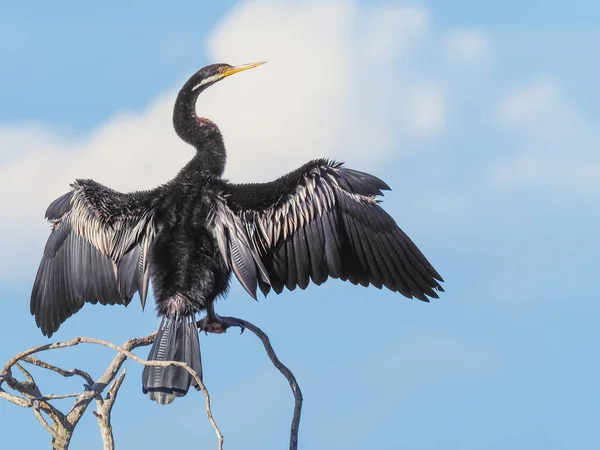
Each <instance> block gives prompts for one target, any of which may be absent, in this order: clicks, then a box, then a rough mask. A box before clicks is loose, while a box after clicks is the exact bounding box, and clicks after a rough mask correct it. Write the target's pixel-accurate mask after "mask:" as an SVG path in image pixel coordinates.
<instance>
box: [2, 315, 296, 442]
mask: <svg viewBox="0 0 600 450" xmlns="http://www.w3.org/2000/svg"><path fill="white" fill-rule="evenodd" d="M228 319H233V318H228ZM235 320H237V321H238V322H240V323H242V324H243V325H244V327H245V328H247V329H249V330H250V331H251V332H252V333H254V334H255V335H256V336H257V337H258V338H259V339H260V340H261V341H262V343H263V345H264V348H265V350H266V352H267V355H268V356H269V358H270V359H271V362H272V363H273V365H274V366H275V367H276V368H277V369H278V370H279V371H280V372H281V373H282V374H283V376H285V377H286V379H287V380H288V382H289V384H290V387H291V389H292V392H293V394H294V400H295V404H294V415H293V419H292V425H291V431H290V447H289V448H290V450H297V448H298V429H299V424H300V415H301V409H302V393H301V391H300V388H299V386H298V383H297V381H296V378H295V377H294V375H293V373H292V372H291V371H290V370H289V369H288V368H287V367H286V366H285V365H284V364H283V363H282V362H281V361H280V360H279V358H277V355H276V354H275V351H274V350H273V347H272V346H271V343H270V340H269V337H268V336H267V335H266V334H265V333H264V332H263V331H262V330H261V329H260V328H258V327H257V326H255V325H253V324H251V323H250V322H246V321H244V320H240V319H235ZM155 337H156V333H154V334H151V335H149V336H146V337H143V338H132V339H129V340H128V341H126V342H125V343H124V344H123V346H118V345H115V344H113V343H111V342H107V341H104V340H101V339H93V338H86V337H77V338H75V339H72V340H70V341H65V342H56V343H52V344H46V345H41V346H38V347H33V348H30V349H28V350H25V351H23V352H21V353H18V354H17V355H15V356H13V357H12V358H11V359H10V360H9V361H8V362H7V363H6V365H5V366H4V368H3V370H2V371H1V372H0V398H4V399H6V400H8V401H10V402H11V403H14V404H16V405H18V406H21V407H25V408H33V411H34V413H35V415H36V417H37V419H38V421H39V422H40V424H42V426H43V427H44V429H45V430H46V431H48V432H49V433H50V434H51V436H52V438H53V439H52V444H53V448H54V449H66V448H68V445H69V442H70V440H71V437H72V434H73V431H74V430H75V427H76V426H77V424H78V423H79V420H80V419H81V417H82V416H83V414H84V413H85V411H86V410H87V408H88V406H89V404H90V402H91V401H92V400H94V399H95V400H96V403H97V411H93V413H94V415H95V416H96V418H97V420H98V425H99V427H100V432H101V435H102V439H103V442H104V449H105V450H113V449H114V447H115V445H114V437H113V431H112V424H111V412H112V409H113V407H114V404H115V401H116V398H117V394H118V392H119V389H120V387H121V385H122V383H123V380H124V379H125V375H126V371H125V370H123V372H121V374H120V375H119V376H117V374H118V373H119V371H120V369H121V367H122V365H123V363H124V362H125V361H126V360H127V359H131V360H133V361H135V362H136V363H138V364H140V365H142V366H156V367H169V366H177V367H181V368H183V369H185V370H186V371H187V372H188V373H189V374H190V375H191V376H192V377H193V378H194V381H195V382H196V384H197V385H198V386H199V388H200V390H201V391H202V393H203V394H204V397H205V404H206V416H207V417H208V420H209V422H210V423H211V425H212V426H213V428H214V430H215V433H216V435H217V439H218V449H219V450H223V434H222V433H221V431H220V429H219V427H218V426H217V424H216V422H215V420H214V418H213V415H212V411H211V405H210V394H209V393H208V390H207V389H206V386H205V385H204V383H203V382H202V379H201V378H200V376H199V375H198V374H197V373H196V372H195V371H194V370H193V369H192V368H191V367H190V366H189V365H187V364H186V363H183V362H179V361H146V360H144V359H142V358H140V357H138V356H137V355H135V354H134V353H132V350H134V349H136V348H138V347H143V346H147V345H150V344H152V343H153V342H154V339H155ZM81 343H86V344H95V345H101V346H104V347H108V348H110V349H113V350H115V351H116V352H117V354H116V355H115V357H114V358H113V360H112V361H111V363H110V364H109V365H108V367H107V368H106V370H105V372H104V374H102V376H100V378H98V379H97V380H96V381H94V379H93V378H92V377H91V376H90V374H89V373H87V372H85V371H83V370H81V369H71V370H64V369H62V368H60V367H57V366H54V365H52V364H49V363H47V362H45V361H42V360H41V359H38V358H37V357H36V356H33V355H34V354H36V353H40V352H43V351H47V350H54V349H59V348H66V347H74V346H77V345H79V344H81ZM19 361H24V362H27V363H29V364H32V365H34V366H36V367H40V368H42V369H46V370H50V371H53V372H55V373H58V374H59V375H61V376H63V377H72V376H79V377H81V378H83V379H84V380H85V382H86V384H85V389H86V390H85V391H84V392H82V393H80V394H65V395H55V394H50V395H45V396H44V395H42V394H41V392H40V390H39V388H38V386H37V384H36V383H35V380H34V378H33V376H32V375H31V374H30V373H29V372H28V371H27V370H25V368H24V367H22V365H21V364H19ZM15 366H16V367H17V368H18V369H19V370H20V371H21V372H22V373H23V374H24V375H25V378H26V379H27V381H22V382H21V381H18V380H16V379H15V378H14V377H13V375H12V373H11V370H12V368H13V367H15ZM3 383H6V384H7V385H8V386H9V387H10V388H11V389H13V390H15V391H17V392H19V393H20V394H21V395H22V396H19V395H15V394H12V393H8V392H6V391H5V390H4V389H2V384H3ZM107 387H108V392H107V393H106V396H105V397H103V396H102V394H103V392H104V391H105V390H106V389H107ZM73 397H76V400H75V402H74V404H73V406H72V407H71V410H70V411H69V412H68V413H67V414H66V415H65V414H63V413H62V412H60V411H59V410H58V409H56V408H55V407H54V406H53V405H52V404H51V403H49V402H50V401H52V400H57V399H64V398H73ZM42 413H46V414H47V415H48V417H49V418H50V419H52V422H53V426H51V425H50V423H49V422H48V421H47V420H46V419H45V418H44V415H43V414H42Z"/></svg>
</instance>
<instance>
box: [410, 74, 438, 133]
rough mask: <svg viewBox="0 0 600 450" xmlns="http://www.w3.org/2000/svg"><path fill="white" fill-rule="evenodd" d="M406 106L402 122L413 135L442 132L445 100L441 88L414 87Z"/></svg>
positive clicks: (432, 86)
mask: <svg viewBox="0 0 600 450" xmlns="http://www.w3.org/2000/svg"><path fill="white" fill-rule="evenodd" d="M406 106H407V107H406V110H404V113H405V114H404V120H405V121H406V123H407V124H408V127H409V129H411V130H413V132H414V133H415V134H418V135H421V136H430V135H435V134H437V133H438V132H440V131H441V130H442V128H443V125H444V119H445V118H446V100H445V96H444V91H443V89H442V87H441V86H439V85H436V84H429V85H420V86H415V87H414V88H413V91H412V92H411V94H410V96H409V98H408V103H407V105H406Z"/></svg>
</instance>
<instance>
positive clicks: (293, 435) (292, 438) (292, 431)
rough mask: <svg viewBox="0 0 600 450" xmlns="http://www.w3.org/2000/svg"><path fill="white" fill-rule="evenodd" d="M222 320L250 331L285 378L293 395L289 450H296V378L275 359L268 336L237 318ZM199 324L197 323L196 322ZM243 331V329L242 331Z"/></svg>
mask: <svg viewBox="0 0 600 450" xmlns="http://www.w3.org/2000/svg"><path fill="white" fill-rule="evenodd" d="M222 319H224V320H230V321H236V322H238V323H240V324H241V325H243V327H245V328H247V329H248V330H250V331H251V332H252V333H254V334H255V335H256V336H257V337H258V338H259V339H260V340H261V341H262V343H263V345H264V347H265V351H266V352H267V355H268V356H269V358H270V359H271V362H272V363H273V365H274V366H275V367H276V368H277V370H279V371H280V372H281V374H282V375H283V376H284V377H285V378H287V380H288V382H289V384H290V388H291V389H292V393H293V394H294V415H293V417H292V425H291V429H290V450H297V449H298V429H299V427H300V416H301V414H302V391H301V390H300V386H298V382H297V381H296V377H295V376H294V374H293V373H292V371H291V370H290V369H288V368H287V367H286V366H285V365H284V364H283V363H282V362H281V361H280V360H279V358H278V357H277V354H276V353H275V350H274V349H273V346H272V345H271V340H270V339H269V336H267V334H266V333H265V332H264V331H263V330H261V329H260V328H258V327H257V326H256V325H254V324H252V323H250V322H247V321H245V320H242V319H238V318H237V317H222ZM198 323H199V322H198ZM242 330H243V329H242Z"/></svg>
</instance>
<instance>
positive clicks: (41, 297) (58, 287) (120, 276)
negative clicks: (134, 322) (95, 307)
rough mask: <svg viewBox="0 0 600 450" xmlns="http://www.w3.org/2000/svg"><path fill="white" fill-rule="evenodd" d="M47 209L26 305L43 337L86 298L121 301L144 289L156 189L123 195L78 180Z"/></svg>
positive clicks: (142, 294) (106, 302)
mask: <svg viewBox="0 0 600 450" xmlns="http://www.w3.org/2000/svg"><path fill="white" fill-rule="evenodd" d="M71 186H72V190H71V191H70V192H68V193H66V194H64V195H63V196H61V197H59V198H58V199H56V200H55V201H54V202H52V204H50V206H49V207H48V209H47V211H46V218H47V219H48V220H49V221H50V222H52V231H51V233H50V237H49V238H48V241H47V243H46V247H45V249H44V254H43V256H42V261H41V263H40V266H39V269H38V272H37V276H36V278H35V282H34V285H33V290H32V293H31V303H30V309H31V314H33V315H34V316H35V320H36V323H37V325H38V327H40V328H41V330H42V333H44V334H45V335H47V336H48V337H50V336H52V334H53V333H54V332H55V331H56V330H58V328H59V327H60V324H61V323H62V322H64V321H65V320H66V319H67V318H68V317H70V316H71V315H72V314H74V313H76V312H77V311H79V310H80V309H81V308H82V307H83V305H84V303H85V302H89V303H97V302H100V303H101V304H103V305H114V304H123V305H127V304H129V302H130V301H131V299H132V297H133V295H134V294H135V292H139V293H140V299H141V301H142V306H143V305H144V304H145V301H146V296H147V293H148V283H149V278H150V275H149V267H148V251H149V248H150V245H151V243H152V240H153V238H154V234H155V229H154V221H153V216H154V210H153V199H154V198H155V197H156V194H157V190H155V191H148V192H135V193H131V194H123V193H120V192H117V191H114V190H112V189H109V188H107V187H106V186H103V185H101V184H99V183H96V182H95V181H93V180H77V181H76V182H75V183H73V184H72V185H71Z"/></svg>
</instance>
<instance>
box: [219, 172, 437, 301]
mask: <svg viewBox="0 0 600 450" xmlns="http://www.w3.org/2000/svg"><path fill="white" fill-rule="evenodd" d="M382 190H389V187H388V186H387V185H386V184H385V183H384V182H383V181H381V180H380V179H378V178H376V177H374V176H372V175H369V174H366V173H363V172H358V171H356V170H351V169H347V168H344V167H342V164H340V163H335V162H329V161H326V160H316V161H311V162H309V163H308V164H306V165H304V166H302V167H301V168H299V169H298V170H296V171H294V172H291V173H289V174H287V175H285V176H283V177H281V178H279V179H277V180H275V181H273V182H270V183H257V184H225V186H224V188H223V193H222V195H223V201H222V202H221V203H219V207H218V208H216V209H215V211H216V212H215V220H214V230H215V235H216V237H217V240H218V241H219V245H220V248H221V253H222V254H223V256H224V258H225V260H226V261H228V263H229V264H230V265H231V266H232V268H233V270H234V272H235V274H236V276H237V277H238V279H240V282H241V283H242V285H243V286H244V287H245V288H246V290H248V292H250V294H251V295H253V296H254V295H255V292H256V285H257V284H258V285H259V286H260V288H261V290H262V291H263V293H264V294H265V295H266V294H267V293H268V292H269V290H270V289H271V288H273V290H274V291H275V292H276V293H280V292H282V290H283V288H284V287H286V288H288V289H289V290H294V289H295V288H296V286H299V287H300V288H301V289H305V288H306V287H307V286H308V284H309V282H310V281H311V280H312V282H313V283H315V284H317V285H320V284H321V283H323V282H325V281H326V280H327V279H328V278H329V277H332V278H340V279H342V280H348V281H350V282H351V283H353V284H361V285H363V286H368V285H369V284H371V285H374V286H376V287H378V288H381V287H383V286H385V287H387V288H388V289H390V290H392V291H397V292H400V293H401V294H402V295H404V296H406V297H409V298H411V297H416V298H418V299H420V300H423V301H428V298H427V297H428V296H429V297H434V298H437V297H438V294H437V293H436V290H437V291H443V288H442V287H441V286H440V284H439V282H438V281H443V280H442V277H441V276H440V275H439V274H438V273H437V271H436V270H435V269H434V268H433V266H432V265H431V264H430V263H429V261H428V260H427V258H425V256H424V255H423V254H422V253H421V251H420V250H419V249H418V248H417V246H416V245H415V244H414V243H413V241H412V240H411V239H410V238H409V237H408V236H407V235H406V234H405V233H404V232H403V231H402V230H401V229H400V228H399V227H398V225H397V224H396V222H395V221H394V219H392V217H390V216H389V215H388V214H387V213H386V212H385V211H384V210H383V209H382V208H381V207H380V206H379V200H378V199H377V197H378V196H381V195H383V194H382ZM238 248H241V249H242V250H243V251H239V250H238ZM232 249H234V250H233V251H232ZM240 255H241V256H240ZM265 272H266V273H265ZM265 275H266V276H265Z"/></svg>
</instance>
